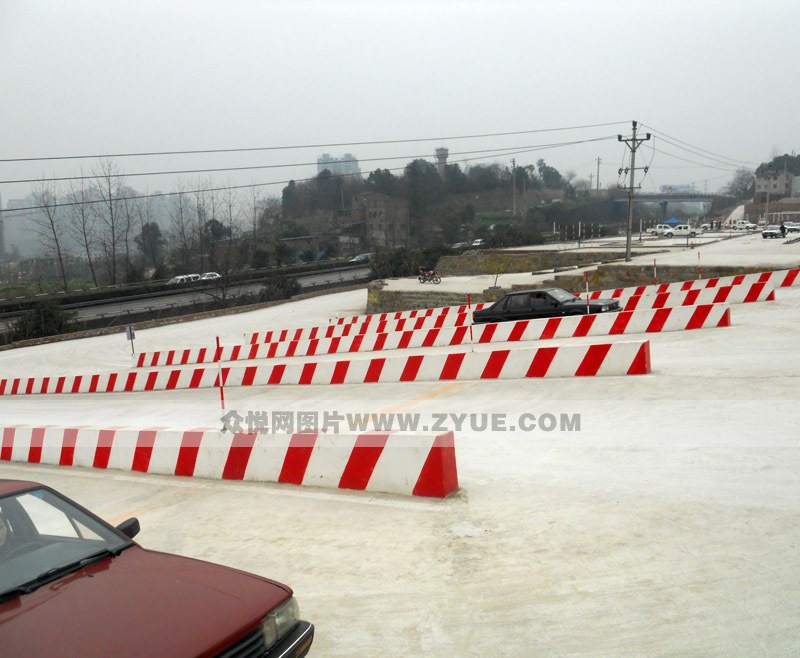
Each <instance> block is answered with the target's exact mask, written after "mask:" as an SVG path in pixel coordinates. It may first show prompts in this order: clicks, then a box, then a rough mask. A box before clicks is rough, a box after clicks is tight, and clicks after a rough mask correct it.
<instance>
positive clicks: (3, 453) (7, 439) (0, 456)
mask: <svg viewBox="0 0 800 658" xmlns="http://www.w3.org/2000/svg"><path fill="white" fill-rule="evenodd" d="M16 431H17V428H16V427H4V428H3V444H2V446H0V461H4V462H10V461H11V453H12V452H13V451H14V434H15V433H16Z"/></svg>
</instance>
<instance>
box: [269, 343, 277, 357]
mask: <svg viewBox="0 0 800 658" xmlns="http://www.w3.org/2000/svg"><path fill="white" fill-rule="evenodd" d="M277 353H278V343H270V344H269V348H268V349H267V358H268V359H274V358H275V355H276V354H277Z"/></svg>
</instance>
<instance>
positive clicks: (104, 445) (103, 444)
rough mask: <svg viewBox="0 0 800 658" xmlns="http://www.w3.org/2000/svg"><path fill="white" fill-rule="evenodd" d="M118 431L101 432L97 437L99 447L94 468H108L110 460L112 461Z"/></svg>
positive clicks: (93, 464)
mask: <svg viewBox="0 0 800 658" xmlns="http://www.w3.org/2000/svg"><path fill="white" fill-rule="evenodd" d="M116 434H117V430H100V432H99V433H98V435H97V447H96V448H95V451H94V461H93V462H92V466H93V467H94V468H108V460H109V459H111V447H112V446H113V445H114V436H115V435H116Z"/></svg>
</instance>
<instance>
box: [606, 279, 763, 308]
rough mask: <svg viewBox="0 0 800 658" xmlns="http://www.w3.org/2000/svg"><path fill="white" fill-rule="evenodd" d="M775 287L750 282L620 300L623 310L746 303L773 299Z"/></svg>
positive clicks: (636, 296)
mask: <svg viewBox="0 0 800 658" xmlns="http://www.w3.org/2000/svg"><path fill="white" fill-rule="evenodd" d="M774 299H775V288H774V287H773V286H772V284H770V283H765V282H762V283H752V284H743V285H739V286H722V287H719V288H701V289H696V290H686V291H681V292H666V293H659V294H655V295H634V296H632V297H628V298H627V299H623V300H621V302H620V303H621V304H622V306H623V310H625V311H633V310H637V309H646V308H666V307H671V306H672V307H674V306H696V305H699V304H721V303H726V304H746V303H751V302H765V301H773V300H774Z"/></svg>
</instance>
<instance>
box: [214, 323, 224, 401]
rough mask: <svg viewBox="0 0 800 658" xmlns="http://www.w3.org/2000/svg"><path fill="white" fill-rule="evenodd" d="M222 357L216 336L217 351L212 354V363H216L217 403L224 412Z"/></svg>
mask: <svg viewBox="0 0 800 658" xmlns="http://www.w3.org/2000/svg"><path fill="white" fill-rule="evenodd" d="M221 357H222V347H220V344H219V336H217V349H216V351H215V352H214V361H216V362H217V381H219V401H220V404H221V405H222V410H223V411H224V410H225V387H224V386H223V384H222V365H221V363H220V358H221Z"/></svg>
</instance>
